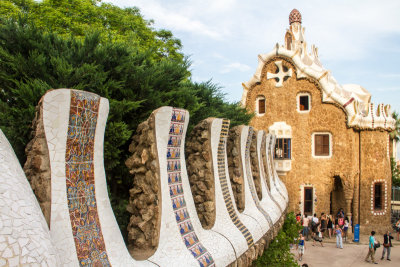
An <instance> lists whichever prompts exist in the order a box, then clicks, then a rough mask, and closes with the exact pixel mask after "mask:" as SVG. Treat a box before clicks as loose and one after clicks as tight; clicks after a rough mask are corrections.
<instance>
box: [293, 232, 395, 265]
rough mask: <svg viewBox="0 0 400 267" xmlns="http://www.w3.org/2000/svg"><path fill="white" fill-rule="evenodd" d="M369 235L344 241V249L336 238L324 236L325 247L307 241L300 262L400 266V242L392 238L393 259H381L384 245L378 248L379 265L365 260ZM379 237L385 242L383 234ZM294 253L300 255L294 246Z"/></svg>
mask: <svg viewBox="0 0 400 267" xmlns="http://www.w3.org/2000/svg"><path fill="white" fill-rule="evenodd" d="M368 237H369V236H368V235H361V237H360V243H359V244H357V243H352V242H348V243H344V244H343V249H338V248H336V238H333V237H332V238H331V239H329V238H324V247H321V245H320V244H319V243H318V242H316V244H315V246H312V244H313V242H312V241H311V240H310V241H307V242H306V249H305V254H304V256H303V260H302V261H301V262H300V261H298V263H299V264H300V266H301V265H302V264H303V263H307V264H308V266H309V267H317V266H318V267H320V266H323V267H328V266H332V267H350V266H351V267H353V266H354V267H359V266H397V267H398V266H400V242H399V241H395V240H394V239H393V240H392V241H393V242H392V244H393V247H392V251H391V253H390V254H391V256H390V258H391V261H388V260H386V255H385V259H384V260H381V256H382V250H383V248H382V245H381V247H380V248H378V249H377V250H376V253H375V261H376V262H377V263H378V264H377V265H375V264H371V263H367V262H365V261H364V259H365V256H367V253H368ZM377 239H378V240H379V242H381V244H382V243H383V236H380V235H377ZM291 251H292V253H294V255H295V256H296V259H297V256H298V253H297V251H296V249H295V248H293V249H292V250H291Z"/></svg>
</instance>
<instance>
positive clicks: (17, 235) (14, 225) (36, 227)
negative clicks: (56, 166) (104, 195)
mask: <svg viewBox="0 0 400 267" xmlns="http://www.w3.org/2000/svg"><path fill="white" fill-rule="evenodd" d="M0 266H59V263H58V256H57V253H56V249H55V248H54V247H53V244H52V242H51V237H50V232H49V228H48V227H47V223H46V221H45V219H44V216H43V213H42V211H41V209H40V207H39V203H38V202H37V200H36V198H35V196H34V194H33V192H32V189H31V186H30V185H29V182H28V180H27V179H26V177H25V174H24V172H23V170H22V168H21V165H20V164H19V162H18V159H17V157H16V156H15V153H14V151H13V149H12V148H11V145H10V143H9V142H8V140H7V138H6V137H5V136H4V135H3V132H2V131H1V130H0Z"/></svg>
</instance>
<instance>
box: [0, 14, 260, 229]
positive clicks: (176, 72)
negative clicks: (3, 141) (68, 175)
mask: <svg viewBox="0 0 400 267" xmlns="http://www.w3.org/2000/svg"><path fill="white" fill-rule="evenodd" d="M28 21H29V20H28V19H27V17H23V18H20V19H19V20H18V21H15V19H13V18H10V19H5V18H0V126H1V129H2V130H3V132H4V133H5V134H6V136H7V137H8V139H9V140H10V143H11V144H12V146H13V148H14V150H15V152H16V154H17V156H18V158H19V160H20V162H21V164H22V165H23V164H24V162H25V160H26V158H25V153H24V149H25V147H26V144H27V143H28V142H29V140H30V138H31V137H30V131H31V130H32V129H31V123H32V120H33V117H34V114H35V107H36V105H37V103H38V102H39V100H40V98H41V97H42V96H43V95H44V94H45V92H46V91H47V90H49V89H51V88H73V89H80V90H85V91H89V92H94V93H97V94H99V95H100V96H102V97H105V98H107V99H108V100H109V102H110V113H109V117H108V122H107V127H106V132H105V141H104V160H105V169H106V175H107V183H108V186H109V191H110V199H111V203H112V206H113V209H114V212H115V215H116V217H117V220H118V222H119V224H120V227H121V230H122V231H123V232H124V234H125V231H126V225H127V222H128V220H129V217H128V215H129V214H128V213H127V212H126V211H125V206H126V203H127V200H128V198H129V195H128V194H129V191H128V189H129V188H130V187H131V177H130V174H129V172H128V170H127V168H126V166H125V164H124V162H125V160H126V159H127V157H129V154H130V153H129V151H128V147H129V144H130V142H131V140H130V138H131V136H132V134H133V133H134V131H135V130H136V128H137V126H138V125H139V123H140V122H142V121H143V120H146V119H147V118H148V116H149V115H150V113H151V112H152V111H153V110H155V109H157V108H159V107H161V106H165V105H170V106H176V107H181V108H185V109H187V110H188V111H189V112H190V114H191V119H190V128H192V127H193V124H195V123H197V122H199V121H201V120H202V119H205V118H206V117H208V116H214V117H227V118H229V119H231V121H232V125H236V124H247V123H248V122H249V120H250V119H251V117H252V115H251V114H247V113H246V111H245V110H244V109H243V108H241V107H239V106H238V105H237V104H231V103H227V102H225V101H224V99H223V95H222V94H221V93H220V91H219V87H218V86H216V85H214V84H212V83H211V82H204V83H193V82H191V81H190V72H189V70H188V69H189V65H190V64H189V62H188V61H187V60H181V61H178V60H175V59H170V58H169V57H161V58H159V59H157V60H155V59H154V53H155V52H154V50H153V49H148V50H144V49H143V48H141V49H138V48H137V47H136V46H135V45H132V44H129V43H126V42H113V41H111V40H108V41H107V40H105V39H102V37H101V34H100V33H96V32H94V33H91V34H89V35H87V36H86V37H85V38H83V39H82V38H79V37H75V36H74V35H70V36H68V37H65V36H63V35H58V34H56V33H51V32H47V31H46V30H42V29H40V28H38V27H37V26H36V25H35V24H34V23H33V22H31V21H29V22H28Z"/></svg>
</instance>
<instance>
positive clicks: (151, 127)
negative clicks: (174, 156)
mask: <svg viewBox="0 0 400 267" xmlns="http://www.w3.org/2000/svg"><path fill="white" fill-rule="evenodd" d="M154 120H155V118H154V114H152V115H150V117H149V119H148V120H147V121H144V122H142V123H141V124H140V125H139V126H138V128H137V130H136V134H135V135H134V136H133V137H132V143H131V145H130V146H129V151H130V152H131V153H133V155H132V156H130V157H129V158H128V159H127V160H126V162H125V164H126V166H127V167H128V169H129V172H130V173H131V174H132V184H133V187H132V189H130V190H129V194H130V198H129V204H128V206H127V210H128V211H129V213H131V218H130V221H129V225H128V249H129V251H130V252H131V254H132V255H133V256H134V257H135V258H136V259H139V260H141V259H147V258H148V257H149V256H151V255H152V254H153V253H154V252H155V251H156V249H157V246H158V242H159V236H160V233H159V231H160V222H161V203H162V199H161V194H160V173H159V169H160V167H159V162H158V153H157V145H156V142H155V141H156V134H155V124H154Z"/></svg>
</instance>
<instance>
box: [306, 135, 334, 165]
mask: <svg viewBox="0 0 400 267" xmlns="http://www.w3.org/2000/svg"><path fill="white" fill-rule="evenodd" d="M317 134H327V135H329V155H328V156H316V155H315V147H314V146H315V135H317ZM332 147H333V146H332V134H331V133H330V132H314V133H312V135H311V155H312V157H313V158H315V159H329V158H331V157H332V154H333V151H332Z"/></svg>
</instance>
